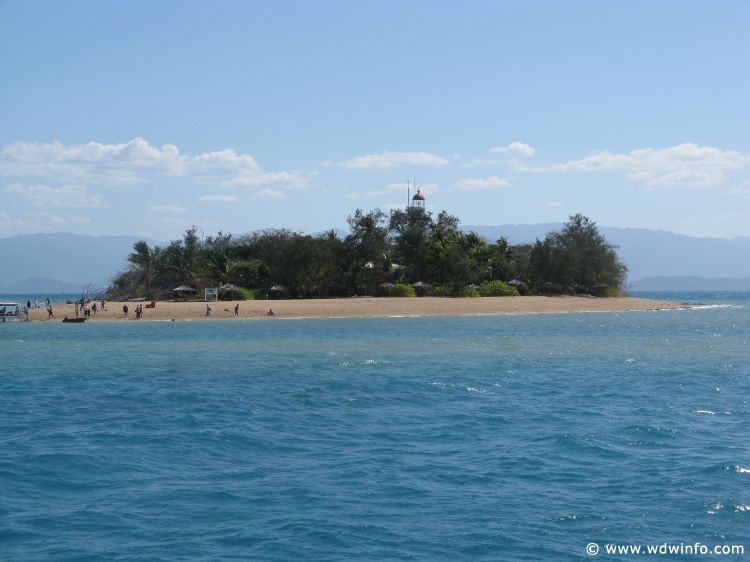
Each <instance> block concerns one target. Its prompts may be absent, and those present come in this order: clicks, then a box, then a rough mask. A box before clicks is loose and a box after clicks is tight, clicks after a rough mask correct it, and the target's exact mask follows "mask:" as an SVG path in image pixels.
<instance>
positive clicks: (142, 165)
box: [0, 138, 308, 188]
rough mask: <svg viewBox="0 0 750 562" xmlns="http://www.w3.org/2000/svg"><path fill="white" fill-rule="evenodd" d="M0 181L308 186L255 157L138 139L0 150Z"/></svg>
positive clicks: (27, 145) (28, 145) (17, 145)
mask: <svg viewBox="0 0 750 562" xmlns="http://www.w3.org/2000/svg"><path fill="white" fill-rule="evenodd" d="M0 176H6V177H17V178H29V177H37V178H45V179H46V180H47V181H48V182H51V183H52V182H54V183H63V184H96V185H129V184H137V183H144V182H148V181H150V179H152V177H153V176H179V177H187V178H193V179H195V180H196V181H200V182H203V183H219V184H220V185H225V186H230V187H256V186H264V185H269V184H274V185H280V186H284V187H286V188H291V187H303V186H305V185H307V181H308V180H307V178H306V177H305V176H304V174H302V173H301V172H264V171H263V170H262V169H261V167H260V165H259V164H258V162H257V161H256V160H255V158H254V157H253V156H251V155H250V154H241V153H238V152H236V151H235V150H233V149H225V150H218V151H214V152H204V153H200V154H196V155H193V156H190V155H186V154H181V153H180V151H179V149H178V148H177V147H176V146H175V145H173V144H165V145H164V146H162V147H161V148H158V147H155V146H152V145H151V144H149V143H148V141H146V140H145V139H142V138H135V139H133V140H131V141H129V142H127V143H120V144H103V143H98V142H90V143H87V144H71V145H64V144H62V143H60V142H57V141H56V142H52V143H32V142H16V143H12V144H9V145H6V146H3V147H0Z"/></svg>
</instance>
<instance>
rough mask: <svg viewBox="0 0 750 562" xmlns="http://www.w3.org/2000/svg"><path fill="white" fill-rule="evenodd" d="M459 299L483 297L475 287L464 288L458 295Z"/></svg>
mask: <svg viewBox="0 0 750 562" xmlns="http://www.w3.org/2000/svg"><path fill="white" fill-rule="evenodd" d="M456 296H457V297H481V296H482V295H480V294H479V291H477V290H476V289H475V288H474V287H464V288H463V289H461V290H460V291H458V293H457V294H456Z"/></svg>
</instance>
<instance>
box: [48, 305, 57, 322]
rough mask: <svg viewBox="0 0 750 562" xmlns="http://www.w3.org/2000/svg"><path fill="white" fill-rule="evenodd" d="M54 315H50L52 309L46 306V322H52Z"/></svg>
mask: <svg viewBox="0 0 750 562" xmlns="http://www.w3.org/2000/svg"><path fill="white" fill-rule="evenodd" d="M54 318H55V315H54V314H52V307H51V306H50V305H47V320H50V319H52V320H54Z"/></svg>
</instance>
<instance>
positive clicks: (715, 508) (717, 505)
mask: <svg viewBox="0 0 750 562" xmlns="http://www.w3.org/2000/svg"><path fill="white" fill-rule="evenodd" d="M722 507H724V506H723V505H721V502H716V503H715V504H713V505H712V506H711V509H709V510H708V511H707V512H706V513H708V514H709V515H716V513H717V512H718V511H719V510H720V509H721V508H722Z"/></svg>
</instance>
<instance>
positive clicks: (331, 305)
mask: <svg viewBox="0 0 750 562" xmlns="http://www.w3.org/2000/svg"><path fill="white" fill-rule="evenodd" d="M139 304H141V305H143V315H142V317H141V318H140V319H137V318H136V306H137V305H139ZM146 304H148V303H147V302H122V301H107V303H106V307H105V310H101V308H100V302H99V301H97V306H98V307H99V310H97V312H96V314H93V313H92V314H91V316H90V317H89V321H90V322H94V323H97V322H128V321H133V322H148V321H172V320H174V321H185V320H192V321H197V320H204V321H214V320H247V319H261V318H265V319H268V320H273V319H277V318H287V319H289V318H299V319H303V318H387V317H421V316H480V315H530V314H531V315H533V314H561V313H584V312H636V311H653V310H673V309H679V308H685V307H686V305H685V304H682V303H677V302H673V301H664V300H655V299H644V298H636V297H581V296H576V297H572V296H550V297H546V296H544V297H543V296H527V297H481V298H444V297H420V298H395V297H350V298H334V299H289V300H249V301H219V302H208V303H206V302H204V301H189V302H181V301H157V302H156V307H155V308H146ZM206 304H208V305H210V307H211V315H210V316H207V315H206ZM125 305H127V307H128V314H127V315H126V314H124V312H123V306H125ZM236 305H239V311H238V314H237V315H236V316H235V313H234V308H235V306H236ZM269 309H272V310H273V312H274V315H273V316H271V315H269V314H268V312H269ZM53 312H54V315H55V318H54V320H53V319H48V314H47V311H46V309H44V308H39V309H32V310H31V311H30V320H31V321H34V322H54V321H58V322H59V321H61V320H62V319H63V318H64V317H66V316H67V317H68V318H74V317H75V307H74V305H72V304H70V305H67V304H66V305H58V306H54V307H53ZM79 316H82V314H79Z"/></svg>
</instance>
